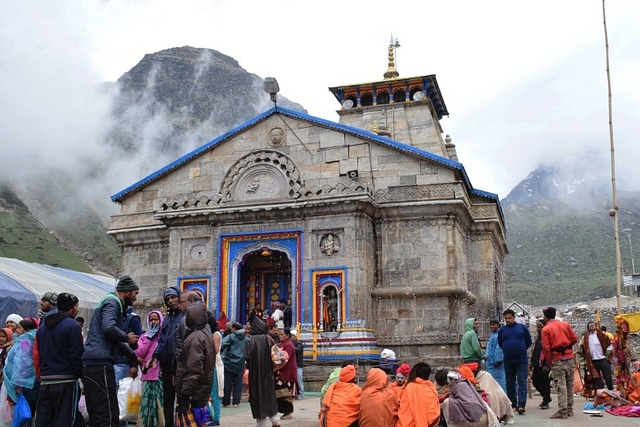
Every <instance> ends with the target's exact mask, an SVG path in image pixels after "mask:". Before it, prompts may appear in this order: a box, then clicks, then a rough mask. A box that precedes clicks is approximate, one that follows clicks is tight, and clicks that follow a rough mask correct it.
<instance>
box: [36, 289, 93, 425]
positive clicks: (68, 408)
mask: <svg viewBox="0 0 640 427" xmlns="http://www.w3.org/2000/svg"><path fill="white" fill-rule="evenodd" d="M57 304H58V312H57V313H53V314H51V315H48V316H46V317H45V318H44V320H43V322H42V325H40V328H39V329H38V332H37V334H36V341H35V343H36V348H35V351H34V359H35V360H34V361H35V365H36V372H39V378H40V379H41V383H40V390H39V391H38V406H37V410H36V426H38V427H40V426H53V425H56V426H74V427H81V426H84V425H85V423H84V419H83V418H82V415H80V412H79V411H78V399H79V398H80V386H79V384H78V378H81V377H82V352H83V344H82V330H81V329H80V325H79V324H78V322H76V321H75V317H76V315H77V314H78V297H76V296H75V295H73V294H70V293H67V292H62V293H61V294H60V295H58V302H57ZM41 355H42V356H44V357H42V356H41Z"/></svg>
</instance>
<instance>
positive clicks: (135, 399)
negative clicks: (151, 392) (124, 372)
mask: <svg viewBox="0 0 640 427" xmlns="http://www.w3.org/2000/svg"><path fill="white" fill-rule="evenodd" d="M141 400H142V381H140V377H139V376H137V377H136V378H131V377H126V378H124V379H122V380H121V381H120V384H118V409H119V410H120V420H121V421H137V420H138V415H139V414H140V401H141Z"/></svg>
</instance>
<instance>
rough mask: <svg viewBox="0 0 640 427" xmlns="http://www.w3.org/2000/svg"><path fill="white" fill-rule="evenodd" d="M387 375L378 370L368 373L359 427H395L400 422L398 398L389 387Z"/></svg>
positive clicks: (363, 389) (363, 391) (361, 404)
mask: <svg viewBox="0 0 640 427" xmlns="http://www.w3.org/2000/svg"><path fill="white" fill-rule="evenodd" d="M388 383H389V379H388V378H387V374H386V373H385V372H384V371H383V370H382V369H378V368H371V369H370V370H369V372H368V373H367V382H366V383H365V385H364V387H363V388H362V401H361V402H360V416H359V417H358V422H359V424H358V425H359V427H395V425H396V422H397V421H398V404H399V402H398V397H397V396H396V394H395V393H394V392H393V391H392V390H391V389H389V388H388V387H387V384H388Z"/></svg>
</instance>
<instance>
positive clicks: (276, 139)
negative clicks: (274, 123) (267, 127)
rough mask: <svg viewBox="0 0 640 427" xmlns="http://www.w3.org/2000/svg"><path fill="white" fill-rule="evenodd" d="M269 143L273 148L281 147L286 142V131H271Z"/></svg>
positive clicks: (277, 129)
mask: <svg viewBox="0 0 640 427" xmlns="http://www.w3.org/2000/svg"><path fill="white" fill-rule="evenodd" d="M269 142H270V143H271V145H273V146H276V147H277V146H279V145H281V144H282V143H283V142H284V131H283V130H282V129H281V128H273V129H271V131H269Z"/></svg>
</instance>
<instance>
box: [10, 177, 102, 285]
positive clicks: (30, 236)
mask: <svg viewBox="0 0 640 427" xmlns="http://www.w3.org/2000/svg"><path fill="white" fill-rule="evenodd" d="M0 257H7V258H17V259H21V260H23V261H28V262H37V263H39V264H48V265H53V266H58V267H63V268H68V269H71V270H77V271H82V272H85V273H91V272H92V269H91V267H90V266H89V264H88V263H87V262H85V261H84V260H82V259H81V258H80V257H79V256H77V255H76V254H75V253H74V252H73V251H71V250H69V249H67V248H66V247H64V246H62V244H61V243H60V242H59V241H58V239H56V237H55V236H54V235H53V234H51V233H50V232H49V231H48V230H47V229H46V228H45V227H43V226H42V224H40V223H39V222H38V221H37V220H36V219H35V218H34V217H33V215H31V213H30V212H29V210H28V209H27V207H26V206H25V205H24V204H23V203H22V202H21V201H20V199H18V198H17V197H16V195H15V194H14V193H13V192H12V191H11V190H10V189H9V188H8V187H7V186H5V185H2V184H0Z"/></svg>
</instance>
